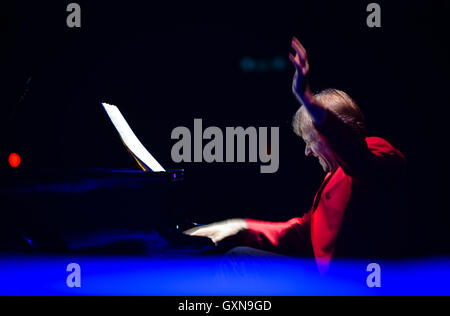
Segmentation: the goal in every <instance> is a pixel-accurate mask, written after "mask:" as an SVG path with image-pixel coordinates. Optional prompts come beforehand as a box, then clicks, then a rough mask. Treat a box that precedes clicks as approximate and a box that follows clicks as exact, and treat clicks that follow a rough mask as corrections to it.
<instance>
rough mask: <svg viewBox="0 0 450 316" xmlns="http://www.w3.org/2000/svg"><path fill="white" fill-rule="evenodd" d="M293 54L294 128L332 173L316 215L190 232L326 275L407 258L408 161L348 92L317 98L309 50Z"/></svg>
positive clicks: (313, 211) (216, 225)
mask: <svg viewBox="0 0 450 316" xmlns="http://www.w3.org/2000/svg"><path fill="white" fill-rule="evenodd" d="M292 48H293V50H294V51H295V54H290V56H289V57H290V60H291V62H292V63H293V65H294V67H295V70H296V71H295V75H294V79H293V92H294V95H295V97H296V98H297V100H298V101H299V102H300V103H301V107H300V109H299V110H298V112H297V113H296V114H295V116H294V119H293V128H294V131H295V133H296V134H297V135H299V136H300V137H301V138H302V139H303V140H304V142H305V144H306V149H305V154H306V156H312V157H315V158H316V159H317V160H318V162H319V163H320V165H321V166H322V168H323V170H324V171H325V173H326V175H325V179H324V181H323V183H322V185H321V187H320V189H319V191H318V192H317V194H316V196H315V199H314V201H313V203H312V207H311V209H310V210H309V211H308V212H307V213H306V214H305V215H304V216H303V217H299V218H293V219H291V220H289V221H287V222H281V223H275V222H263V221H258V220H253V219H231V220H228V221H223V222H219V223H213V224H210V225H206V226H203V227H197V228H194V229H191V230H188V231H186V232H185V233H186V234H189V235H194V236H206V237H209V238H211V239H212V240H213V241H214V242H215V243H216V244H217V243H222V242H225V241H226V240H233V241H234V242H236V241H238V242H237V243H236V244H235V245H236V246H240V247H237V248H235V252H238V253H239V252H243V253H244V254H245V253H248V254H249V253H252V252H253V253H255V252H256V253H261V250H263V251H267V254H272V253H273V254H282V255H291V256H311V257H314V258H315V260H316V263H317V266H318V269H319V271H320V272H321V273H326V272H327V271H329V269H330V266H332V261H333V259H334V258H337V257H364V258H371V259H375V258H386V257H391V256H394V257H395V256H399V255H403V251H404V248H405V246H406V243H407V240H406V239H405V237H406V233H405V226H406V223H405V222H406V218H407V216H405V214H404V213H403V211H404V210H405V209H406V207H405V204H404V201H405V195H404V194H402V193H401V192H403V188H404V185H403V180H404V179H405V169H406V168H405V167H406V166H405V165H406V161H405V158H404V156H403V155H402V153H400V152H399V151H398V150H397V149H396V148H394V147H393V146H392V145H391V144H390V143H388V142H387V141H386V140H384V139H382V138H379V137H367V135H366V129H365V124H364V119H363V115H362V113H361V111H360V109H359V108H358V106H357V105H356V104H355V102H354V101H353V100H352V99H351V98H350V97H349V96H348V95H347V94H346V93H344V92H342V91H339V90H334V89H329V90H325V91H323V92H321V93H318V94H316V95H314V94H313V93H312V92H311V89H310V86H309V82H308V75H309V63H308V58H307V54H306V51H305V49H304V47H303V46H302V44H301V43H300V42H299V41H298V40H297V39H296V38H293V40H292ZM299 193H300V192H299ZM254 249H256V250H255V251H253V250H254Z"/></svg>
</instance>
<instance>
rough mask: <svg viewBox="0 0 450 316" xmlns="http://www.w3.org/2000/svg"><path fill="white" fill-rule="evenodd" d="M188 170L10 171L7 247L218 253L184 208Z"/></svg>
mask: <svg viewBox="0 0 450 316" xmlns="http://www.w3.org/2000/svg"><path fill="white" fill-rule="evenodd" d="M183 179H184V171H183V170H168V171H165V172H148V171H132V170H104V169H94V170H40V171H33V172H30V171H25V170H22V169H17V170H13V169H11V170H9V171H7V172H6V174H5V175H4V176H3V177H2V178H1V180H0V201H1V209H2V212H1V214H2V217H1V220H0V228H1V232H0V250H2V251H12V252H25V253H30V252H31V253H72V252H75V253H90V254H91V253H94V254H103V253H114V254H118V253H119V254H120V253H126V254H130V253H132V254H148V255H161V254H192V253H209V252H214V251H215V249H216V247H214V244H213V243H212V242H211V241H210V240H209V239H207V238H201V237H192V236H186V235H184V234H182V231H183V230H184V229H187V228H190V227H192V226H195V225H196V223H195V221H194V220H193V219H192V218H191V217H190V214H188V213H186V209H185V208H184V207H183V205H184V199H185V196H184V194H183Z"/></svg>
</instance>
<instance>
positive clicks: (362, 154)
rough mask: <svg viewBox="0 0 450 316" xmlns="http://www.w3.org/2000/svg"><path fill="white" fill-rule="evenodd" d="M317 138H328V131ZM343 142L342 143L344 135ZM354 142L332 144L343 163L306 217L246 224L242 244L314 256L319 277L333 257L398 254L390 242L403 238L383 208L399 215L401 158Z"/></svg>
mask: <svg viewBox="0 0 450 316" xmlns="http://www.w3.org/2000/svg"><path fill="white" fill-rule="evenodd" d="M327 124H329V125H332V127H333V128H332V129H333V130H334V132H335V133H336V130H339V128H341V127H340V126H338V127H336V124H335V122H333V123H329V122H328V123H327ZM344 128H345V127H344ZM321 132H323V133H324V134H325V135H326V133H327V132H328V131H327V130H325V129H324V131H321ZM335 135H336V134H335ZM341 136H342V137H346V135H345V132H344V133H342V134H341ZM331 138H333V137H331ZM327 140H328V139H327ZM347 140H348V138H347ZM353 140H355V142H352V141H348V142H343V141H340V140H339V139H331V142H334V145H335V146H340V148H339V149H337V150H335V151H336V152H337V153H338V155H339V156H340V158H342V159H341V162H340V165H341V167H339V168H337V169H336V170H334V171H333V172H331V173H328V174H327V175H326V177H325V180H324V181H323V183H322V185H321V187H320V189H319V191H318V192H317V194H316V196H315V198H314V202H313V206H312V208H311V209H310V211H309V212H308V213H306V215H304V216H303V217H301V218H293V219H291V220H289V221H287V222H283V223H272V222H262V221H257V220H252V219H247V220H246V221H247V224H248V232H247V234H246V241H245V244H246V245H247V246H251V247H255V248H259V249H263V250H268V251H273V252H278V253H284V254H297V255H313V256H314V257H315V259H316V262H317V264H318V267H319V270H320V272H322V273H323V272H326V271H328V269H329V266H330V262H331V259H332V258H333V257H335V256H336V252H340V255H342V256H357V255H363V256H370V257H375V256H383V255H384V254H386V253H389V252H395V251H396V250H398V249H396V248H395V247H396V246H395V245H397V243H396V242H394V240H393V238H396V239H398V238H397V237H399V235H402V236H403V237H404V233H403V231H401V230H400V229H399V227H398V226H396V225H397V223H398V222H397V221H395V220H393V221H392V223H390V221H389V220H386V218H387V217H386V216H385V215H386V213H387V212H391V211H386V205H388V206H390V207H392V208H394V209H397V210H396V211H395V210H394V212H398V207H399V206H398V203H395V202H393V200H394V199H395V198H396V197H399V196H400V194H399V191H400V190H398V188H399V185H400V184H399V182H398V181H397V180H398V179H401V178H402V177H403V171H404V167H405V158H404V156H403V155H402V154H401V153H400V152H399V151H398V150H397V149H395V148H394V147H393V146H392V145H391V144H389V143H388V142H387V141H385V140H384V139H381V138H378V137H369V138H366V139H365V143H364V144H358V143H357V138H356V137H355V138H354V139H353ZM399 213H400V212H399ZM387 216H390V217H394V215H393V214H387ZM388 218H389V217H388ZM398 218H399V219H400V220H401V218H402V216H398ZM386 223H388V225H386ZM393 236H394V237H393ZM402 236H400V237H402ZM388 248H393V249H389V250H388Z"/></svg>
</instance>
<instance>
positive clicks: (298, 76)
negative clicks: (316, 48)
mask: <svg viewBox="0 0 450 316" xmlns="http://www.w3.org/2000/svg"><path fill="white" fill-rule="evenodd" d="M291 46H292V48H293V49H294V51H295V56H294V55H293V54H292V53H290V54H289V59H290V60H291V62H292V64H293V65H294V67H295V70H296V71H295V75H294V80H293V82H292V91H293V92H294V95H295V96H296V97H297V99H298V100H299V101H300V102H302V103H303V104H304V103H305V101H307V100H306V98H309V97H311V95H312V93H311V90H310V87H309V80H308V77H309V62H308V55H307V54H306V49H305V48H304V47H303V45H302V44H301V43H300V41H299V40H298V39H297V38H296V37H293V38H292V44H291Z"/></svg>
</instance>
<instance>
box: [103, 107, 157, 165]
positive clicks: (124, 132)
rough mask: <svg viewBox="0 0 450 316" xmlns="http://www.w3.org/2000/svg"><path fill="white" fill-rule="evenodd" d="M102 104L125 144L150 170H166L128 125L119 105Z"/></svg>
mask: <svg viewBox="0 0 450 316" xmlns="http://www.w3.org/2000/svg"><path fill="white" fill-rule="evenodd" d="M102 105H103V108H104V109H105V111H106V113H107V114H108V116H109V118H110V119H111V121H112V123H113V124H114V126H115V128H116V129H117V131H118V132H119V135H120V137H121V138H122V141H123V142H124V144H125V146H127V148H128V149H129V150H130V151H131V152H132V153H133V154H134V155H135V156H136V157H137V158H138V159H139V160H140V161H141V162H142V163H144V164H145V165H146V166H147V167H148V168H149V169H150V170H152V171H155V172H161V171H166V170H165V169H164V168H163V167H162V166H161V165H160V164H159V163H158V161H156V159H155V158H154V157H153V156H152V155H151V154H150V153H149V152H148V150H147V149H146V148H145V147H144V146H143V145H142V143H141V142H140V141H139V139H138V138H137V137H136V135H135V134H134V132H133V130H132V129H131V128H130V126H129V125H128V123H127V121H126V120H125V118H124V117H123V115H122V113H120V111H119V109H118V108H117V106H115V105H111V104H107V103H102Z"/></svg>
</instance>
